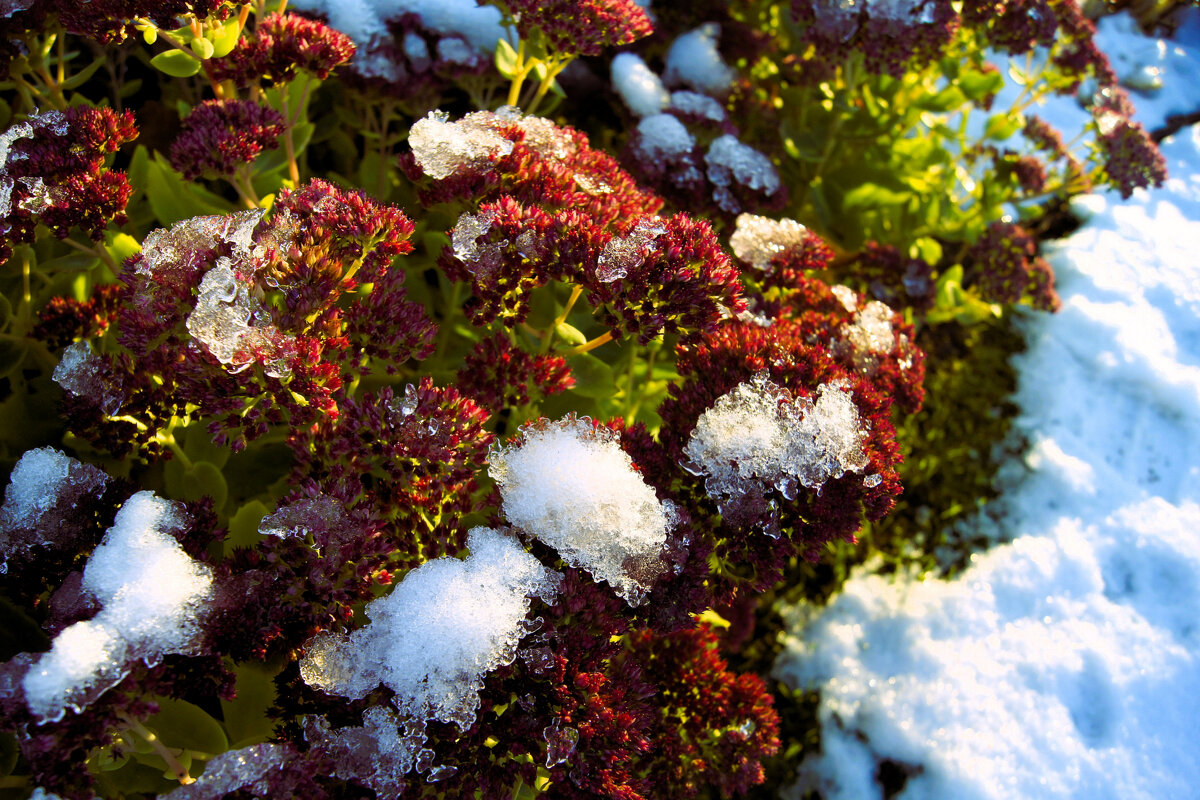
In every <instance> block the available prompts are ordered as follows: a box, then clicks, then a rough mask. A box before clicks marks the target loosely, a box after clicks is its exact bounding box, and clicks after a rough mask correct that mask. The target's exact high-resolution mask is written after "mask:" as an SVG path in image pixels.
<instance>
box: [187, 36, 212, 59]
mask: <svg viewBox="0 0 1200 800" xmlns="http://www.w3.org/2000/svg"><path fill="white" fill-rule="evenodd" d="M192 52H193V53H195V54H196V58H199V59H200V60H201V61H205V60H207V59H210V58H212V55H213V52H214V48H213V43H212V42H210V41H209V40H208V39H204V38H200V39H196V40H194V41H193V42H192Z"/></svg>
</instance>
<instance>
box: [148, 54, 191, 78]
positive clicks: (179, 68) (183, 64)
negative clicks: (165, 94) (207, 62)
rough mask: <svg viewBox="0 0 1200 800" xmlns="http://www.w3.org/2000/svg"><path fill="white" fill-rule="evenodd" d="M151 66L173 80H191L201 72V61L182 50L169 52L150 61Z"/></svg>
mask: <svg viewBox="0 0 1200 800" xmlns="http://www.w3.org/2000/svg"><path fill="white" fill-rule="evenodd" d="M150 66H152V67H154V68H155V69H157V70H158V71H159V72H165V73H166V74H168V75H170V76H171V77H172V78H190V77H192V76H193V75H195V74H196V73H197V72H199V71H200V60H199V59H197V58H196V57H195V56H193V55H192V54H191V53H185V52H183V51H182V50H174V49H172V50H168V51H167V52H165V53H159V54H158V55H156V56H155V57H154V58H152V59H150Z"/></svg>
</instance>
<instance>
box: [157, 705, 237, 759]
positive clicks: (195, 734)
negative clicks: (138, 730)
mask: <svg viewBox="0 0 1200 800" xmlns="http://www.w3.org/2000/svg"><path fill="white" fill-rule="evenodd" d="M153 700H154V702H155V703H156V704H157V705H158V708H159V711H158V713H157V714H155V715H154V716H152V717H150V719H148V720H146V722H145V725H146V727H147V728H150V729H151V730H152V731H154V732H155V733H157V734H158V737H159V738H160V739H162V742H163V744H165V745H166V746H167V747H172V748H180V749H183V750H195V751H196V752H199V753H205V754H207V755H210V756H214V755H217V754H219V753H224V752H225V751H226V750H228V749H229V739H228V738H227V737H226V736H225V730H224V728H222V727H221V723H219V722H217V721H216V720H215V719H213V718H212V717H211V716H209V715H208V714H207V713H206V712H205V711H204V709H202V708H200V707H199V706H196V705H192V704H191V703H189V702H187V701H185V700H174V699H172V698H169V697H155V698H153Z"/></svg>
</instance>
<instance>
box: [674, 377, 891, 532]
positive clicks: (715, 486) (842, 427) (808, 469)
mask: <svg viewBox="0 0 1200 800" xmlns="http://www.w3.org/2000/svg"><path fill="white" fill-rule="evenodd" d="M866 433H867V428H866V425H865V423H863V422H862V420H860V419H859V416H858V408H857V407H856V406H855V405H854V401H853V400H852V399H851V395H850V392H849V391H848V389H847V388H846V387H845V386H843V385H841V384H838V383H830V384H825V385H823V386H821V387H820V388H819V389H818V390H817V393H816V396H815V399H810V398H807V397H798V396H794V395H792V393H791V392H789V391H788V390H786V389H784V388H783V387H781V386H779V385H777V384H776V383H774V382H773V381H771V380H770V379H769V378H768V377H767V375H766V373H760V374H758V375H755V376H754V378H752V379H751V380H749V381H747V382H745V383H741V384H738V385H737V386H735V387H734V388H733V389H732V390H730V391H729V392H728V393H726V394H724V395H722V396H721V397H719V398H717V401H716V402H715V403H714V404H713V406H712V408H710V409H708V410H707V411H705V412H704V413H703V414H701V415H700V419H699V420H697V422H696V428H695V430H694V431H692V435H691V438H690V439H689V440H688V443H687V446H686V447H685V448H684V450H683V453H684V457H685V460H684V464H683V466H684V468H685V469H686V470H688V471H689V472H691V473H692V474H694V475H702V476H704V487H705V491H707V492H708V494H709V496H710V497H713V498H714V499H716V500H718V502H720V503H722V507H724V504H725V502H727V501H729V500H736V499H738V498H741V497H743V496H744V495H746V494H747V493H749V492H752V491H763V492H765V491H768V490H770V489H776V490H778V491H779V492H780V494H782V495H783V496H784V497H786V498H787V499H789V500H790V499H794V498H795V497H796V493H797V491H798V490H799V487H800V486H804V487H806V488H808V489H820V488H821V486H823V485H824V484H825V482H826V481H827V480H830V479H836V478H840V477H841V476H842V475H844V474H845V473H846V472H862V471H863V469H865V468H866V466H867V464H868V463H869V460H868V458H867V455H866V453H865V452H864V451H863V440H864V438H865V436H866ZM722 513H725V512H724V511H723V512H722Z"/></svg>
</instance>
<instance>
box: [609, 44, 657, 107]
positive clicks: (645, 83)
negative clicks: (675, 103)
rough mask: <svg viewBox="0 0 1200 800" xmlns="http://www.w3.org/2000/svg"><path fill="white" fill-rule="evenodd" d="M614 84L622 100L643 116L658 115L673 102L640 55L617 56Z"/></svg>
mask: <svg viewBox="0 0 1200 800" xmlns="http://www.w3.org/2000/svg"><path fill="white" fill-rule="evenodd" d="M612 82H613V88H614V89H616V90H617V94H619V95H620V96H621V100H622V101H623V102H624V103H625V105H626V106H627V107H628V108H629V110H630V111H632V112H633V113H634V114H636V115H637V116H639V117H646V116H650V115H651V114H658V113H659V112H661V111H662V110H663V109H665V108H666V107H667V104H668V103H669V102H670V101H671V95H670V94H669V93H668V92H667V90H666V88H664V87H663V83H662V80H661V79H660V78H659V77H658V75H656V74H655V73H654V71H653V70H651V69H650V68H649V67H648V66H646V62H645V61H643V60H642V57H641V56H639V55H637V54H636V53H628V52H626V53H617V54H616V55H615V56H613V60H612Z"/></svg>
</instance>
